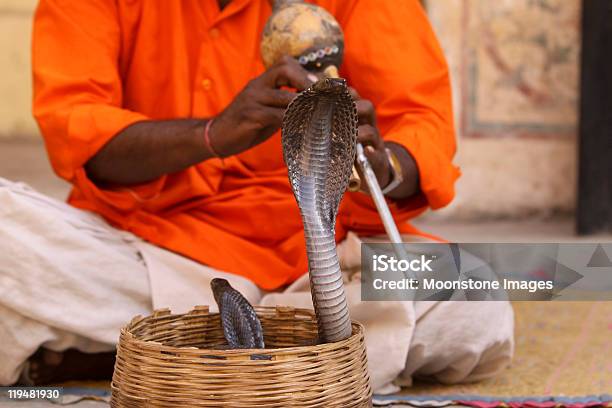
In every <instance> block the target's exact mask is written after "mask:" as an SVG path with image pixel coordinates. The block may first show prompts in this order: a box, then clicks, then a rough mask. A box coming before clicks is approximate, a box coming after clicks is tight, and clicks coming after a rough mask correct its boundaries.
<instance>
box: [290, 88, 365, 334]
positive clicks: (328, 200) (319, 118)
mask: <svg viewBox="0 0 612 408" xmlns="http://www.w3.org/2000/svg"><path fill="white" fill-rule="evenodd" d="M356 137H357V110H356V108H355V103H354V102H353V98H352V97H351V95H350V93H349V91H348V88H347V86H346V82H345V81H344V80H343V79H334V78H325V79H322V80H320V81H318V82H317V83H315V84H314V85H313V86H312V87H310V88H309V89H307V90H305V91H303V92H301V93H300V94H299V95H298V96H297V97H296V98H295V99H294V100H293V101H292V102H291V104H290V105H289V106H288V108H287V111H286V112H285V116H284V118H283V125H282V144H283V155H284V159H285V163H286V164H287V168H288V173H289V181H290V183H291V187H292V189H293V193H294V195H295V199H296V201H297V204H298V207H299V209H300V212H301V214H302V222H303V224H304V235H305V238H306V251H307V255H308V271H309V276H310V290H311V295H312V302H313V305H314V309H315V313H316V316H317V322H318V326H319V336H320V338H321V340H322V341H324V342H334V341H339V340H342V339H345V338H347V337H349V336H350V335H351V319H350V317H349V312H348V306H347V303H346V296H345V293H344V285H343V282H342V273H341V271H340V265H339V263H338V255H337V253H336V239H335V225H336V215H337V212H338V206H339V205H340V200H341V199H342V196H343V194H344V191H345V190H346V188H347V186H348V181H349V177H350V175H351V172H352V166H353V162H354V160H355V146H356Z"/></svg>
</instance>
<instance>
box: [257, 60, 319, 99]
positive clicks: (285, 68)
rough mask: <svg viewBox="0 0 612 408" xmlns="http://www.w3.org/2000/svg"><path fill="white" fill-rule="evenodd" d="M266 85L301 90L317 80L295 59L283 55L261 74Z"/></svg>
mask: <svg viewBox="0 0 612 408" xmlns="http://www.w3.org/2000/svg"><path fill="white" fill-rule="evenodd" d="M261 79H262V80H263V81H264V83H265V84H266V85H267V86H270V87H273V88H280V87H282V86H289V87H291V88H295V89H297V90H298V91H303V90H304V89H306V88H308V87H309V86H310V85H312V84H313V83H315V82H316V81H317V77H316V76H315V75H314V74H312V73H310V72H308V71H306V70H305V69H304V68H303V67H302V66H301V65H300V64H299V63H298V62H297V61H296V60H295V58H291V57H288V56H284V57H283V58H281V60H280V61H279V62H278V63H276V64H275V65H273V66H272V67H270V69H268V70H267V71H266V72H264V73H263V74H262V76H261Z"/></svg>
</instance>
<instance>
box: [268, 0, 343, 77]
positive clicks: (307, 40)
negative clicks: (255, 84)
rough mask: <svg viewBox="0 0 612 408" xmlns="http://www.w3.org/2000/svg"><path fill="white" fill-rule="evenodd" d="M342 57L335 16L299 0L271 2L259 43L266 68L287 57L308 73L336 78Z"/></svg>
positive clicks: (338, 27) (341, 38)
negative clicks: (290, 57) (318, 73)
mask: <svg viewBox="0 0 612 408" xmlns="http://www.w3.org/2000/svg"><path fill="white" fill-rule="evenodd" d="M343 54H344V34H343V33H342V29H341V28H340V25H339V24H338V22H337V21H336V19H335V18H334V16H332V15H331V14H329V13H328V12H327V11H326V10H324V9H323V8H322V7H319V6H317V5H313V4H307V3H304V2H303V1H302V0H275V1H274V3H273V10H272V15H271V16H270V18H269V19H268V22H267V23H266V26H265V28H264V31H263V35H262V39H261V56H262V58H263V62H264V65H265V66H266V68H268V67H270V66H272V65H274V63H276V62H277V61H278V60H279V59H280V58H281V57H282V56H283V55H290V56H292V57H295V58H296V59H297V60H298V62H299V63H300V64H301V65H302V66H304V67H305V68H306V69H307V70H309V71H314V72H327V73H328V76H338V75H337V68H338V67H339V66H340V65H341V64H342V58H343Z"/></svg>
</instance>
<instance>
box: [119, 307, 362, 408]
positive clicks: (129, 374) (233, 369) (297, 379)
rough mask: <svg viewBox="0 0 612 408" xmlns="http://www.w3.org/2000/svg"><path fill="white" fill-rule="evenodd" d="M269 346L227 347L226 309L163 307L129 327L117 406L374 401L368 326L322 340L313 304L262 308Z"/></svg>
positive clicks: (350, 404)
mask: <svg viewBox="0 0 612 408" xmlns="http://www.w3.org/2000/svg"><path fill="white" fill-rule="evenodd" d="M255 310H256V312H257V314H258V315H259V318H260V319H261V323H262V326H263V330H264V340H265V344H266V349H264V350H262V349H234V350H229V349H223V347H224V346H226V342H225V338H224V336H223V329H222V328H221V322H220V319H219V314H218V313H210V312H209V310H208V307H207V306H197V307H196V308H195V309H194V310H192V311H191V312H189V313H187V314H182V315H173V314H171V312H170V311H169V310H167V309H166V310H158V311H155V312H154V313H153V315H151V316H148V317H144V318H143V317H141V316H137V317H135V318H134V319H133V320H132V321H131V322H130V323H129V324H128V325H127V326H126V327H124V328H123V329H122V330H121V336H120V339H119V345H118V347H117V362H116V364H115V372H114V374H113V381H112V383H111V388H112V400H111V406H112V407H152V406H153V407H292V406H298V407H368V406H371V398H372V390H371V388H370V385H369V377H368V370H367V360H366V351H365V344H364V330H363V326H362V325H361V324H359V323H356V322H353V334H352V336H351V337H349V338H348V339H346V340H343V341H339V342H336V343H325V344H316V339H317V324H316V318H315V315H314V313H313V312H312V311H311V310H306V309H296V308H290V307H256V308H255Z"/></svg>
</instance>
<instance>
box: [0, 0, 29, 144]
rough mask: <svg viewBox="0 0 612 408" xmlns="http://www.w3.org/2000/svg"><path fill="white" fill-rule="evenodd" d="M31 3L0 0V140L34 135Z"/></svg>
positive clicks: (19, 0) (25, 0)
mask: <svg viewBox="0 0 612 408" xmlns="http://www.w3.org/2000/svg"><path fill="white" fill-rule="evenodd" d="M35 6H36V1H35V0H0V50H2V52H0V95H1V97H0V140H2V139H7V138H11V139H12V138H20V139H24V138H25V139H37V138H38V129H37V127H36V124H35V122H34V120H33V119H32V115H31V109H30V104H31V95H32V88H31V82H32V81H31V74H30V32H31V30H32V24H31V21H32V13H33V10H34V7H35Z"/></svg>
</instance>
